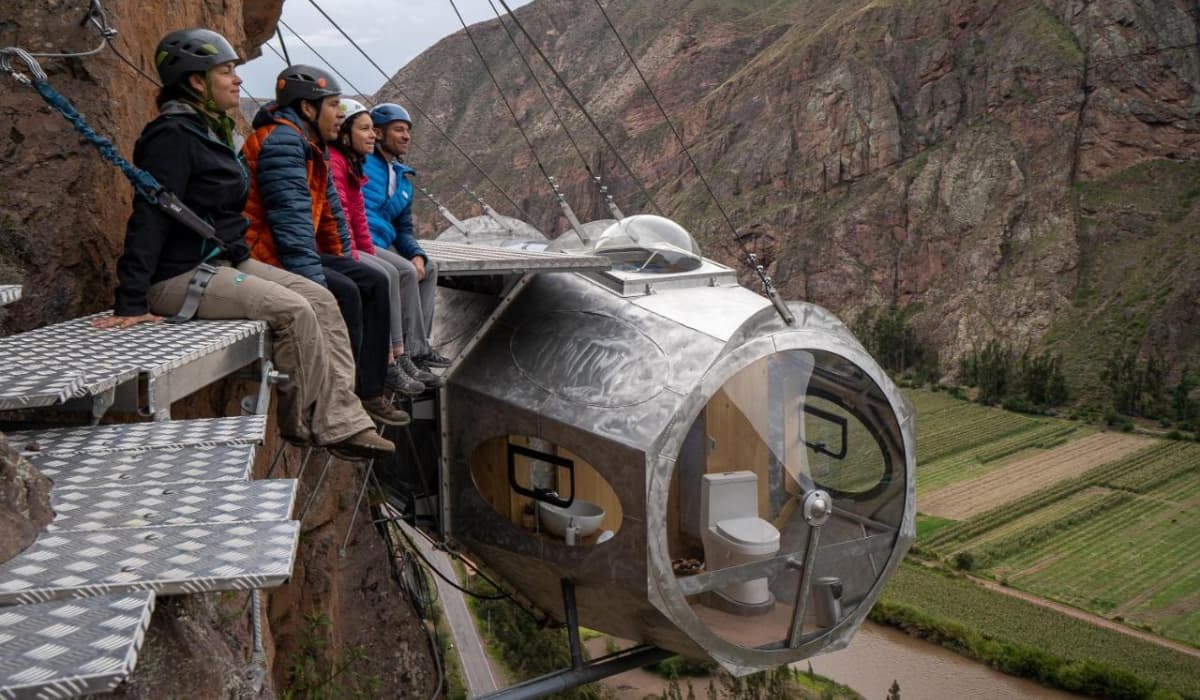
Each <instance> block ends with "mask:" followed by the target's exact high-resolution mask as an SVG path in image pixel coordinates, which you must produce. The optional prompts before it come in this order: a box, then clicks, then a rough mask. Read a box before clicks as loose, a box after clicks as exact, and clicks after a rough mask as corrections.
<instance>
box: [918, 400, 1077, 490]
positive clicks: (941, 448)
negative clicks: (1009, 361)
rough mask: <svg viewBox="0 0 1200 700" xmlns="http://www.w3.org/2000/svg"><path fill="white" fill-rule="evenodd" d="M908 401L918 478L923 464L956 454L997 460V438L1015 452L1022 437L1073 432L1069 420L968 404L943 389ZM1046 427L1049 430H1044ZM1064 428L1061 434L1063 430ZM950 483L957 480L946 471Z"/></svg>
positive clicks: (1051, 438)
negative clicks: (913, 420)
mask: <svg viewBox="0 0 1200 700" xmlns="http://www.w3.org/2000/svg"><path fill="white" fill-rule="evenodd" d="M908 397H909V399H910V400H911V401H912V402H913V405H914V407H915V408H916V411H917V469H918V471H917V476H918V479H919V480H920V479H923V478H924V476H925V466H926V465H931V466H932V465H933V464H934V463H935V462H937V461H938V460H942V459H945V458H947V457H951V456H954V455H963V454H970V455H972V458H973V459H976V460H978V457H977V456H976V455H978V454H979V453H980V452H983V453H985V455H988V456H990V457H991V459H990V460H989V461H995V460H996V459H998V457H996V456H995V453H994V451H991V448H993V447H996V446H998V443H997V441H1000V440H1007V439H1010V438H1011V439H1012V442H1006V443H1004V444H1005V449H1008V448H1009V447H1011V448H1013V452H1010V453H1009V454H1015V452H1017V451H1019V447H1020V445H1021V442H1022V440H1025V441H1027V442H1028V443H1029V447H1037V446H1044V445H1046V444H1049V443H1051V442H1055V441H1057V440H1058V439H1059V438H1063V437H1066V436H1068V435H1070V434H1071V432H1070V431H1065V429H1066V428H1068V427H1074V425H1073V424H1072V423H1069V422H1067V421H1059V420H1053V419H1048V418H1032V417H1029V416H1024V415H1019V414H1017V413H1012V412H1010V411H1003V410H1000V409H997V408H990V407H986V406H979V405H975V404H971V403H969V402H966V401H962V400H960V399H956V398H954V397H953V396H951V395H949V394H946V393H942V392H926V391H910V392H909V393H908ZM1048 426H1050V427H1051V429H1048V430H1042V429H1044V428H1047V427H1048ZM1064 431H1065V432H1064ZM944 478H945V479H946V481H945V482H944V483H949V482H951V481H956V480H958V479H955V478H953V477H952V476H949V475H947V476H946V477H944Z"/></svg>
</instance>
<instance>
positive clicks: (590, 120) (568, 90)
mask: <svg viewBox="0 0 1200 700" xmlns="http://www.w3.org/2000/svg"><path fill="white" fill-rule="evenodd" d="M309 2H312V0H309ZM499 2H500V4H501V5H502V6H503V7H504V9H505V11H506V12H508V16H509V17H511V18H512V21H513V24H515V25H517V29H519V30H521V33H522V34H524V35H525V40H526V41H528V42H529V45H530V46H532V47H533V50H534V51H536V52H537V55H538V57H540V58H541V59H542V63H545V64H546V67H547V68H549V69H550V72H551V73H552V74H553V75H554V78H555V80H557V81H558V84H559V85H561V86H562V88H563V90H564V91H565V92H566V93H567V95H568V96H570V98H571V101H572V102H574V103H575V107H576V108H578V109H579V111H580V112H581V113H582V114H583V116H584V118H585V119H587V122H588V124H590V125H591V126H592V128H593V129H595V131H596V133H597V134H599V135H600V138H601V139H603V140H604V145H605V146H607V147H608V149H609V150H610V151H612V152H613V155H615V156H616V157H617V161H618V162H619V163H620V164H621V167H623V168H624V169H625V172H627V173H629V177H631V178H633V181H634V183H635V184H637V186H638V189H639V190H640V191H641V193H642V196H643V197H645V198H646V201H647V202H649V203H650V206H651V207H652V208H653V209H654V211H656V212H657V213H658V214H659V215H660V216H665V215H664V214H663V211H662V207H660V206H658V201H657V200H655V199H654V195H652V194H650V192H649V190H647V189H646V185H645V183H643V182H642V180H641V178H639V177H638V176H637V174H636V173H634V172H633V168H631V167H629V163H626V162H625V158H624V157H623V156H622V155H621V152H620V151H619V150H617V147H616V146H614V145H613V143H612V141H611V140H610V139H609V138H608V135H607V134H605V133H604V130H603V129H601V128H600V125H598V124H597V123H596V120H595V119H593V118H592V115H591V114H590V113H589V112H588V111H587V107H584V106H583V102H582V101H581V100H580V99H579V97H578V96H577V95H576V94H575V91H574V90H572V89H571V86H570V85H568V84H567V81H566V80H565V79H564V78H563V77H562V74H561V73H559V72H558V69H557V68H555V67H554V64H553V63H551V62H550V59H549V58H547V57H546V54H545V53H544V52H543V51H542V48H541V47H540V46H538V43H537V42H536V41H534V39H533V37H532V36H531V35H530V34H529V31H528V30H527V29H525V25H524V24H522V23H521V20H519V19H517V16H516V15H515V14H513V11H512V8H511V7H509V6H508V2H506V0H499Z"/></svg>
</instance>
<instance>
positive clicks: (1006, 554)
mask: <svg viewBox="0 0 1200 700" xmlns="http://www.w3.org/2000/svg"><path fill="white" fill-rule="evenodd" d="M920 544H921V546H922V548H923V549H924V550H925V551H927V552H934V553H936V554H938V555H941V556H946V557H949V556H951V555H954V554H956V553H958V552H969V553H970V554H971V559H972V569H973V571H976V572H978V573H983V574H986V575H989V576H992V577H994V578H996V579H1000V580H1004V581H1007V582H1008V583H1009V584H1010V585H1012V586H1014V587H1016V588H1020V589H1022V590H1026V591H1029V592H1031V593H1035V594H1037V595H1040V596H1043V597H1046V598H1051V599H1054V600H1058V601H1061V602H1064V603H1067V604H1069V605H1072V606H1075V607H1078V608H1081V609H1084V610H1089V611H1091V612H1095V613H1098V614H1102V615H1105V616H1108V617H1110V618H1114V619H1117V618H1120V619H1122V620H1124V621H1126V622H1129V623H1132V624H1137V625H1141V626H1145V627H1148V628H1150V629H1152V630H1153V631H1155V632H1157V633H1159V634H1162V635H1164V636H1168V637H1171V638H1174V639H1178V640H1180V641H1184V642H1187V643H1189V644H1193V645H1200V445H1196V444H1189V443H1183V442H1168V441H1160V442H1156V443H1153V444H1152V445H1151V446H1150V447H1148V448H1146V449H1143V450H1140V451H1138V452H1136V453H1134V454H1132V455H1129V456H1127V457H1124V458H1121V459H1117V460H1114V461H1111V462H1108V463H1104V464H1100V465H1097V466H1096V467H1094V468H1092V469H1091V470H1089V471H1088V472H1086V473H1084V474H1082V475H1080V476H1078V477H1076V478H1072V479H1067V480H1064V481H1061V482H1059V483H1057V484H1055V485H1054V486H1052V487H1051V488H1048V489H1044V490H1042V491H1040V492H1038V493H1037V494H1036V495H1034V496H1032V497H1030V498H1027V499H1023V500H1022V501H1020V502H1019V503H1013V504H1007V505H1005V506H1001V507H997V508H994V509H993V510H990V511H987V512H985V513H981V514H979V515H977V516H975V517H973V518H970V519H967V520H964V521H961V522H958V523H955V524H952V525H946V524H944V523H941V524H940V527H938V528H936V529H935V530H933V531H930V532H928V535H927V536H926V537H923V538H922V539H921V542H920Z"/></svg>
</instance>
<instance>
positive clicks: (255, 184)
mask: <svg viewBox="0 0 1200 700" xmlns="http://www.w3.org/2000/svg"><path fill="white" fill-rule="evenodd" d="M341 92H342V91H341V87H340V86H339V85H338V83H337V81H336V80H334V79H333V77H332V76H331V75H329V74H328V73H326V72H325V71H323V70H321V69H320V68H315V67H312V66H301V65H297V66H288V67H287V68H285V69H284V70H283V72H282V73H280V74H279V78H278V80H277V82H276V85H275V102H274V103H271V104H268V105H267V106H266V107H263V109H262V110H260V111H259V113H258V114H257V115H256V116H255V118H254V128H255V130H254V133H253V134H252V135H251V136H250V138H248V139H247V140H246V144H245V145H244V146H243V147H242V156H243V158H244V159H245V162H246V166H247V168H248V170H249V175H250V193H249V196H248V198H247V200H246V209H245V215H246V218H247V219H248V220H249V223H250V226H249V228H248V229H247V230H246V243H247V244H248V245H249V246H250V254H251V255H252V256H253V257H254V258H255V259H257V260H261V261H263V262H266V263H269V264H272V265H276V266H279V267H282V268H284V269H286V270H288V271H290V272H293V273H295V274H298V275H301V276H303V277H307V278H308V279H310V280H312V281H314V282H316V283H318V284H321V285H324V286H325V287H327V288H328V289H329V291H330V292H332V293H333V295H334V297H335V298H336V299H337V302H338V306H339V307H340V308H341V311H342V316H343V318H345V320H346V327H347V329H348V330H349V331H350V342H351V346H352V349H353V350H354V358H355V375H356V376H355V379H356V381H355V391H356V393H357V394H358V395H359V397H360V398H361V399H362V402H363V407H364V408H366V409H367V412H368V413H370V414H371V416H372V417H373V418H375V419H376V420H378V421H379V422H381V423H385V424H388V425H404V424H407V423H408V422H409V416H408V414H407V413H405V412H404V411H401V410H398V409H396V408H395V407H393V406H392V404H391V401H390V399H389V398H387V397H385V396H384V390H385V388H387V387H386V386H385V383H386V381H385V380H386V372H387V356H388V350H389V349H390V347H391V345H390V339H389V334H388V323H389V319H390V307H389V304H390V300H389V297H388V280H387V277H386V276H385V275H383V274H382V273H380V272H378V271H376V270H373V269H371V268H370V267H367V266H365V265H362V264H360V263H358V262H355V261H354V259H353V258H352V257H351V245H350V232H349V228H348V227H347V225H346V219H345V215H344V214H343V212H342V206H341V203H340V202H339V201H338V198H337V192H336V191H335V190H334V186H333V183H332V181H331V179H330V177H329V164H328V162H327V160H326V152H325V144H326V142H327V141H328V140H329V139H331V138H334V137H336V135H337V131H336V129H337V127H336V123H337V109H338V99H339V97H340V96H341Z"/></svg>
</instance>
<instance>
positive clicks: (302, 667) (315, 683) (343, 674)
mask: <svg viewBox="0 0 1200 700" xmlns="http://www.w3.org/2000/svg"><path fill="white" fill-rule="evenodd" d="M331 626H332V622H331V621H330V619H329V617H328V616H327V615H325V613H315V614H308V615H305V616H304V633H303V636H302V637H301V640H300V648H299V649H298V650H296V652H295V653H293V654H292V657H291V659H290V660H289V662H288V670H287V688H286V689H285V690H284V691H283V694H282V697H283V698H284V700H301V699H303V700H327V699H328V700H333V698H339V699H340V698H350V699H351V700H358V699H359V698H373V697H377V696H378V695H379V692H380V690H381V684H382V680H381V679H380V678H379V676H377V675H374V674H372V673H371V667H370V663H369V660H368V659H367V655H366V650H365V649H364V648H363V647H362V646H347V647H346V648H344V649H343V650H342V653H341V655H340V657H339V658H336V659H333V658H330V657H331V653H330V650H329V634H330V632H329V628H330V627H331Z"/></svg>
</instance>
